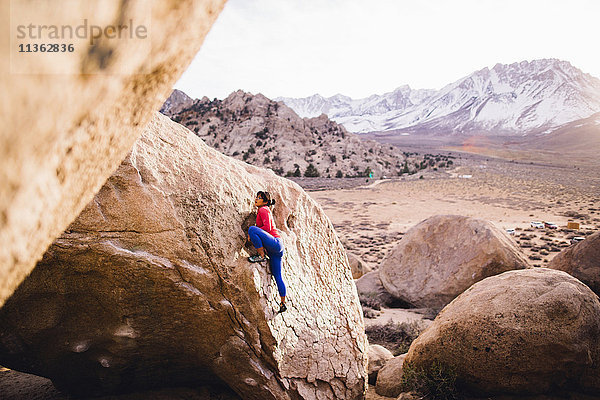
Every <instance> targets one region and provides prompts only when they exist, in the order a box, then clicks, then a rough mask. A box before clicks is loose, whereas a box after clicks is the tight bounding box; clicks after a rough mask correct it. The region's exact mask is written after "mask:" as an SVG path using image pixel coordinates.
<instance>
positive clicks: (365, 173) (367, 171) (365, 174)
mask: <svg viewBox="0 0 600 400" xmlns="http://www.w3.org/2000/svg"><path fill="white" fill-rule="evenodd" d="M372 173H373V170H372V169H371V167H367V168H365V172H364V176H366V177H370V175H371V174H372Z"/></svg>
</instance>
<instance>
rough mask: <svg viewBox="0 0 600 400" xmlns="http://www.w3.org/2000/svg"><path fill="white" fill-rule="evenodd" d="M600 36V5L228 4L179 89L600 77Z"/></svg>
mask: <svg viewBox="0 0 600 400" xmlns="http://www.w3.org/2000/svg"><path fill="white" fill-rule="evenodd" d="M599 26H600V1H598V0H411V1H408V0H229V1H228V3H227V4H226V6H225V8H224V10H223V12H222V13H221V15H220V16H219V18H218V19H217V21H216V22H215V24H214V25H213V27H212V29H211V31H210V32H209V34H208V35H207V37H206V39H205V41H204V44H203V46H202V49H201V50H200V52H199V53H198V54H197V55H196V57H195V59H194V61H193V62H192V64H191V65H190V67H189V68H188V70H187V71H186V72H185V73H184V74H183V76H182V77H181V79H180V80H179V81H178V82H177V83H176V84H175V87H176V88H178V89H181V90H183V91H184V92H186V93H187V94H188V95H190V96H191V97H193V98H201V97H202V96H207V97H209V98H211V99H212V98H214V97H216V98H219V99H223V98H225V97H227V96H228V95H229V94H230V93H231V92H233V91H235V90H238V89H242V90H244V91H247V92H251V93H253V94H257V93H262V94H264V95H265V96H267V97H270V98H274V97H278V96H285V97H306V96H310V95H313V94H315V93H319V94H321V95H323V96H326V97H328V96H332V95H335V94H337V93H341V94H345V95H347V96H350V97H352V98H362V97H367V96H369V95H371V94H382V93H385V92H390V91H392V90H394V89H395V88H397V87H399V86H401V85H404V84H407V85H410V86H411V87H412V88H413V89H440V88H441V87H443V86H445V85H447V84H449V83H452V82H454V81H456V80H457V79H459V78H462V77H464V76H466V75H469V74H470V73H472V72H474V71H476V70H479V69H481V68H484V67H490V68H491V67H493V66H494V65H495V64H496V63H504V64H510V63H513V62H518V61H523V60H529V61H530V60H533V59H538V58H558V59H561V60H566V61H569V62H571V64H573V65H574V66H575V67H577V68H579V69H581V70H583V71H584V72H587V73H590V74H592V75H594V76H596V77H600V56H599V55H598V53H597V49H598V39H599V38H600V31H599V29H598V27H599Z"/></svg>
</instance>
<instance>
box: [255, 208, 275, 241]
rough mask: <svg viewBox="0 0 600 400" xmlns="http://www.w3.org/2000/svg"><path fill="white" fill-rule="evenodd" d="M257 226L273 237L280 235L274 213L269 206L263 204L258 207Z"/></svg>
mask: <svg viewBox="0 0 600 400" xmlns="http://www.w3.org/2000/svg"><path fill="white" fill-rule="evenodd" d="M256 226H258V227H259V228H260V229H262V230H263V231H265V232H267V233H269V234H270V235H271V236H273V237H276V238H278V237H279V231H278V230H277V228H275V221H273V214H271V210H269V207H267V206H262V207H261V208H259V209H258V212H257V213H256Z"/></svg>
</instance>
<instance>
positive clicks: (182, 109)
mask: <svg viewBox="0 0 600 400" xmlns="http://www.w3.org/2000/svg"><path fill="white" fill-rule="evenodd" d="M186 97H187V96H186ZM178 99H184V100H185V97H183V96H181V95H180V93H175V92H174V93H173V94H172V97H169V99H168V100H167V102H169V107H163V109H165V110H166V109H169V110H179V111H177V112H175V113H169V112H167V111H163V113H164V114H166V115H167V116H169V117H170V118H171V119H173V120H174V121H175V122H178V123H180V124H182V125H184V126H186V127H187V128H188V129H190V130H191V131H193V132H194V133H195V134H196V135H197V136H199V137H200V138H202V139H203V140H204V141H205V142H206V144H208V145H209V146H211V147H213V148H216V149H218V150H219V151H220V152H222V153H224V154H226V155H228V156H231V157H234V158H238V159H241V160H243V161H246V162H248V163H250V164H252V165H256V166H261V167H265V168H270V169H272V170H273V171H274V172H276V173H277V174H279V175H286V176H296V177H298V176H302V175H304V176H309V177H310V176H316V175H320V176H324V177H332V178H333V177H368V176H369V175H370V174H371V173H372V174H373V176H376V177H381V176H397V175H402V174H404V173H408V174H414V173H416V172H417V171H420V170H424V169H434V168H447V167H449V166H450V165H452V161H451V160H450V159H449V156H442V155H423V156H421V155H417V154H412V153H405V152H402V151H401V150H400V149H398V148H397V147H394V146H390V145H383V144H380V143H378V142H376V141H372V140H367V139H365V138H361V137H359V136H358V135H356V134H353V133H350V132H348V131H347V130H346V129H345V128H344V127H343V126H342V125H339V124H337V123H336V122H334V121H331V120H330V119H329V118H328V117H327V116H326V115H325V114H321V115H320V116H318V117H314V118H300V117H299V116H298V115H297V114H296V113H295V112H294V111H293V110H292V109H291V108H289V107H288V106H286V105H285V104H284V103H282V102H275V101H273V100H270V99H268V98H267V97H265V96H264V95H262V94H260V93H259V94H256V95H253V94H251V93H246V92H244V91H242V90H238V91H236V92H233V93H232V94H230V95H229V96H228V97H227V98H225V99H224V100H218V99H213V100H209V99H208V98H207V97H203V98H202V99H196V100H193V101H192V102H191V103H189V102H187V103H186V105H181V104H177V101H178ZM167 102H165V104H166V103H167Z"/></svg>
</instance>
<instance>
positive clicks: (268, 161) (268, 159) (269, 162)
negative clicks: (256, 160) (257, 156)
mask: <svg viewBox="0 0 600 400" xmlns="http://www.w3.org/2000/svg"><path fill="white" fill-rule="evenodd" d="M263 164H271V159H270V158H269V156H266V157H265V159H264V160H263Z"/></svg>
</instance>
